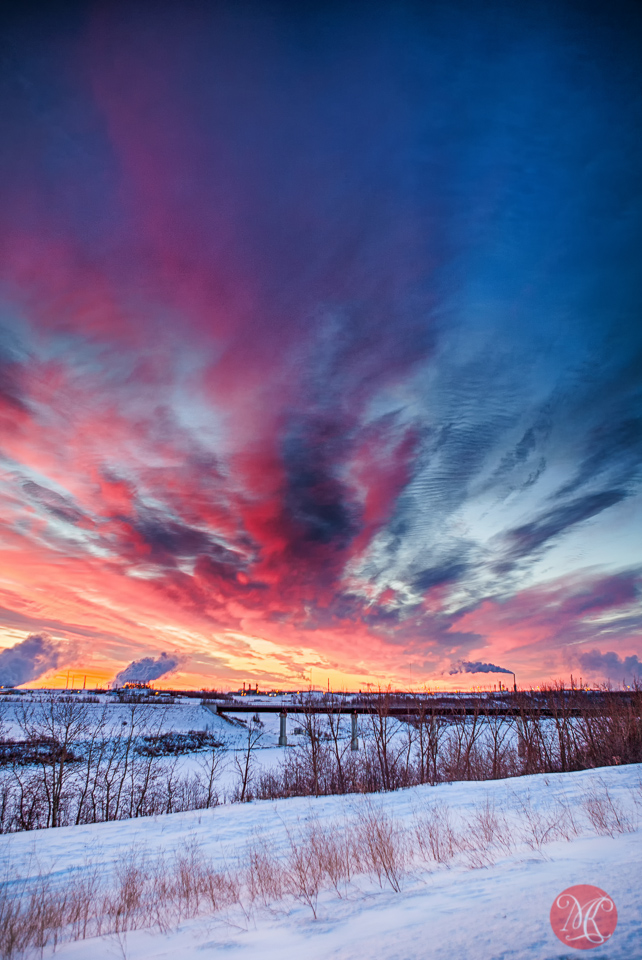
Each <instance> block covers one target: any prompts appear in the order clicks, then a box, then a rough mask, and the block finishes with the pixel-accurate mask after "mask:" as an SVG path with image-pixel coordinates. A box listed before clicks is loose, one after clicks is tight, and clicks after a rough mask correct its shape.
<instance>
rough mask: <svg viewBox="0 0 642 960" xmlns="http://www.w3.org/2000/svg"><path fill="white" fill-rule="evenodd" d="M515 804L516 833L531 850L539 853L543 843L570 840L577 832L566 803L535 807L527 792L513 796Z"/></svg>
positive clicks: (558, 802)
mask: <svg viewBox="0 0 642 960" xmlns="http://www.w3.org/2000/svg"><path fill="white" fill-rule="evenodd" d="M515 806H516V809H517V812H518V814H519V818H520V819H519V823H518V827H517V835H518V837H519V839H520V840H521V841H522V842H523V843H525V844H526V846H527V847H529V848H530V849H531V850H537V851H538V852H539V853H541V852H542V848H543V847H544V845H545V844H547V843H552V842H553V841H554V840H570V839H571V837H572V836H573V835H576V834H577V828H576V826H575V821H574V819H573V817H572V814H571V812H570V808H569V806H568V804H564V803H562V802H561V801H557V802H554V803H547V804H545V805H542V806H540V807H539V808H536V807H535V806H534V805H533V802H532V799H531V796H530V793H527V794H526V796H525V797H515Z"/></svg>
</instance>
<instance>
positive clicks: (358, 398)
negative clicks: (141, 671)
mask: <svg viewBox="0 0 642 960" xmlns="http://www.w3.org/2000/svg"><path fill="white" fill-rule="evenodd" d="M580 6H581V5H578V4H576V3H574V2H572V0H560V3H558V4H556V5H553V7H549V6H547V7H546V8H543V7H542V8H540V7H539V6H538V5H537V4H532V5H530V6H529V7H528V9H527V11H526V12H524V11H522V10H521V8H520V11H519V13H517V12H516V8H515V7H514V5H511V4H509V3H506V4H502V3H501V2H500V3H499V4H496V5H492V9H491V8H487V5H484V4H477V5H475V4H470V3H468V2H466V0H454V2H453V3H452V4H423V5H422V4H415V5H413V4H410V5H408V4H401V5H400V4H397V3H393V2H388V0H385V2H382V3H377V4H375V5H374V6H372V5H371V6H368V7H366V5H360V4H345V5H341V4H339V5H328V4H322V3H319V4H316V5H315V4H314V3H312V4H305V5H299V6H298V7H296V9H295V5H293V4H278V5H276V6H272V5H266V4H264V3H261V2H258V0H257V2H253V0H249V2H247V3H243V4H240V5H239V4H237V3H234V2H230V3H227V2H225V0H222V2H220V3H216V4H211V3H206V2H204V0H203V2H201V0H194V2H191V3H189V4H188V5H180V6H179V5H172V4H161V5H158V4H152V3H149V2H148V0H141V2H138V3H136V4H134V5H132V4H126V3H118V2H116V3H109V4H104V3H98V2H95V3H94V2H92V0H82V2H80V3H76V4H72V5H68V6H67V7H65V8H64V9H62V8H61V9H59V10H58V9H56V11H55V13H51V12H48V11H47V9H45V6H43V7H42V10H39V11H37V12H35V13H34V14H33V15H32V14H31V13H28V12H26V11H23V10H22V8H20V7H19V5H16V6H15V10H14V12H13V14H11V15H10V16H7V19H6V20H3V21H2V22H1V23H0V88H1V89H2V98H1V99H2V103H1V104H0V144H1V146H0V209H1V210H2V220H1V222H0V538H1V540H2V544H3V552H2V554H0V608H1V609H2V610H4V611H5V612H4V613H0V630H1V629H3V628H4V629H6V630H7V631H8V632H9V631H11V629H12V625H13V626H15V625H16V624H22V627H18V628H19V629H24V630H25V632H26V630H33V631H34V632H39V631H40V630H41V629H47V628H49V629H51V630H52V631H53V632H57V631H58V630H60V632H61V633H63V634H64V635H65V636H69V637H74V638H76V637H78V638H82V647H81V649H82V651H83V660H82V663H81V662H80V661H79V664H78V666H79V669H82V672H83V675H84V673H85V672H87V671H90V670H95V671H97V672H98V673H99V674H101V676H102V678H104V679H106V678H107V677H110V676H113V674H114V673H116V671H117V669H118V666H117V665H118V664H121V663H124V662H126V661H127V660H129V659H132V658H136V660H135V662H138V661H139V660H141V658H142V660H143V661H145V660H147V659H149V658H148V657H147V656H146V655H147V652H148V651H149V650H150V649H152V650H155V649H165V650H174V649H175V648H178V649H179V652H180V655H183V653H185V654H190V661H189V663H190V665H191V666H190V668H192V667H193V668H194V670H195V673H193V674H189V675H188V674H185V677H184V679H185V682H189V683H190V684H192V685H195V686H196V685H198V686H200V685H202V684H205V685H208V686H214V685H215V684H216V683H217V682H219V681H220V682H221V684H227V683H228V682H229V683H234V685H236V684H237V681H238V678H239V676H240V677H246V678H247V679H248V680H252V679H253V678H260V680H261V682H262V683H263V682H270V680H271V682H272V683H274V685H276V686H279V687H281V686H297V687H298V686H300V685H301V684H307V683H308V682H309V677H310V670H313V671H314V670H319V671H321V672H322V675H323V676H324V677H325V678H326V682H327V680H328V679H331V680H333V682H335V683H336V684H337V685H343V686H357V687H358V686H360V685H361V684H362V683H370V682H372V683H381V682H388V681H390V682H399V683H404V684H407V683H408V682H409V679H410V678H409V674H410V672H411V671H412V678H413V681H414V682H427V681H428V680H429V679H430V678H431V677H433V678H439V677H447V676H448V673H447V670H448V665H449V664H452V663H457V662H459V661H461V662H468V663H475V662H479V663H487V662H491V663H492V662H495V661H497V662H500V663H501V662H506V663H510V664H511V665H514V666H515V668H516V669H517V670H518V675H519V676H520V678H521V679H523V680H524V682H526V678H527V677H528V679H529V682H537V681H538V680H541V679H547V678H548V677H550V676H551V675H560V674H561V673H562V672H564V671H568V669H569V668H570V667H571V666H572V665H573V656H572V651H571V652H569V650H570V649H571V647H572V645H573V644H575V643H589V644H590V645H599V646H600V647H602V648H604V649H607V648H608V645H609V644H610V642H611V641H613V642H615V640H617V641H618V643H624V642H626V643H627V644H636V643H638V640H639V637H640V635H641V624H642V603H641V599H640V590H639V575H640V569H641V567H642V553H641V548H640V538H639V534H638V530H639V525H640V518H641V517H642V487H641V482H640V481H641V475H640V462H641V460H640V457H641V454H642V382H641V375H640V371H641V370H642V326H641V325H640V323H639V322H638V319H637V318H638V312H639V309H638V308H639V303H640V300H641V298H642V274H641V273H640V270H639V262H638V261H639V250H640V249H641V248H642V209H641V208H640V202H639V197H640V183H639V177H640V171H639V162H638V160H637V158H639V156H640V155H641V154H642V128H641V127H640V124H639V117H640V112H641V111H642V93H641V90H642V87H641V86H640V83H639V73H640V71H639V44H640V38H641V37H642V14H639V13H631V12H630V11H628V12H627V15H626V17H618V16H615V15H614V14H613V12H612V10H611V8H609V9H608V10H607V9H606V8H604V9H601V8H599V7H598V6H597V5H594V7H595V8H594V9H592V10H591V13H590V15H586V13H585V11H583V10H580ZM641 10H642V8H641ZM533 77H537V78H538V82H537V84H535V85H534V84H533ZM629 648H632V649H633V648H635V649H637V647H635V646H631V647H629V646H627V647H626V648H625V647H622V648H621V649H629ZM79 649H80V648H79ZM573 649H574V648H573ZM195 650H198V651H201V652H202V654H203V656H202V657H201V659H200V660H199V661H198V664H199V665H198V667H197V666H196V664H197V661H196V660H194V658H193V657H192V656H191V655H192V654H193V652H194V651H195ZM170 659H171V658H170ZM154 662H158V661H154ZM266 678H269V680H267V679H266ZM452 682H453V683H454V682H455V681H454V680H453V681H452Z"/></svg>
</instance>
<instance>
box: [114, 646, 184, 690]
mask: <svg viewBox="0 0 642 960" xmlns="http://www.w3.org/2000/svg"><path fill="white" fill-rule="evenodd" d="M184 661H185V658H184V657H182V656H181V655H180V654H178V653H171V654H170V653H161V655H160V657H156V659H154V657H142V658H141V659H140V660H132V662H131V663H129V664H128V665H127V666H126V667H125V669H124V670H121V671H120V673H117V674H116V676H115V677H114V679H113V680H112V682H111V684H110V686H112V687H122V686H124V684H126V683H150V682H151V681H152V680H157V679H158V678H159V677H163V676H165V674H166V673H172V672H173V671H174V670H178V668H179V667H180V666H181V665H182V664H183V663H184Z"/></svg>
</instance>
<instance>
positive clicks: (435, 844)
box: [415, 803, 460, 863]
mask: <svg viewBox="0 0 642 960" xmlns="http://www.w3.org/2000/svg"><path fill="white" fill-rule="evenodd" d="M415 836H416V838H417V844H418V846H419V850H420V851H421V854H422V857H423V859H424V860H425V861H426V862H430V861H433V862H435V863H450V861H451V860H452V859H453V857H454V856H455V854H456V853H457V852H458V850H459V848H460V844H459V839H458V837H457V834H456V832H455V829H454V827H453V825H452V822H451V814H450V810H449V809H448V807H446V806H444V805H443V804H439V803H436V804H434V805H433V806H432V807H429V808H428V809H425V810H423V811H422V812H420V813H418V814H416V815H415Z"/></svg>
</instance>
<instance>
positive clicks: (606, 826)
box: [583, 778, 637, 837]
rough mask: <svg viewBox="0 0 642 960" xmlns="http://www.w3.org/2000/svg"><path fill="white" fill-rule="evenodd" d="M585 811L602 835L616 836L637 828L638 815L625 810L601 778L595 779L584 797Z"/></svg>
mask: <svg viewBox="0 0 642 960" xmlns="http://www.w3.org/2000/svg"><path fill="white" fill-rule="evenodd" d="M583 807H584V812H585V813H586V816H587V818H588V820H589V823H590V824H591V826H592V828H593V830H594V831H595V832H596V833H597V834H599V835H600V836H609V837H614V836H615V835H616V834H618V833H632V832H633V831H634V830H636V829H637V817H635V816H633V815H632V814H631V813H629V812H628V811H627V810H625V808H624V806H623V804H622V803H620V802H619V801H617V800H616V799H615V798H614V797H613V796H612V795H611V792H610V791H609V788H608V786H607V785H606V783H604V781H603V780H602V779H601V778H600V779H599V780H595V781H593V783H592V784H591V787H590V789H589V791H588V793H587V795H586V797H585V798H584V803H583Z"/></svg>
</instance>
